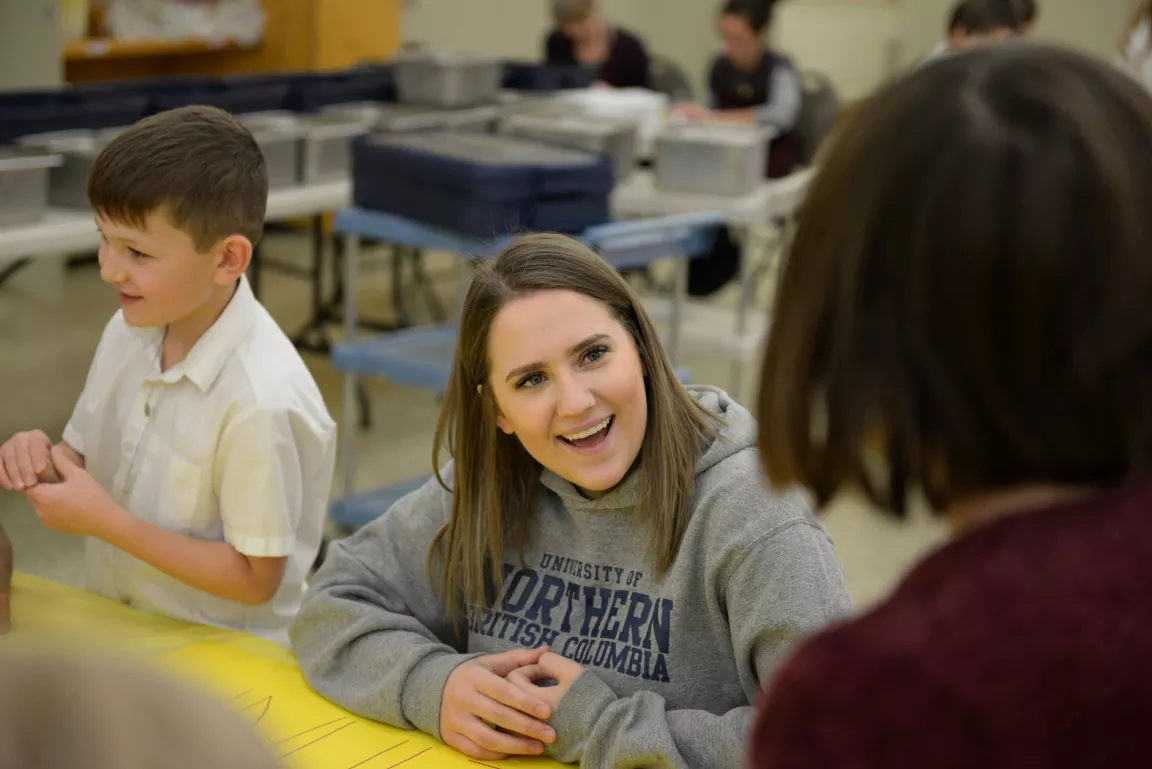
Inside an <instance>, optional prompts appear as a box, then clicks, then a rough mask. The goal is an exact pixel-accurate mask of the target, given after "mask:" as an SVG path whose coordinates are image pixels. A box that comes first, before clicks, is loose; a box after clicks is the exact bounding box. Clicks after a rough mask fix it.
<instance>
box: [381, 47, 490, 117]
mask: <svg viewBox="0 0 1152 769" xmlns="http://www.w3.org/2000/svg"><path fill="white" fill-rule="evenodd" d="M502 78H503V65H502V64H501V63H500V60H499V59H497V58H495V57H492V56H481V55H478V54H467V53H450V52H447V51H433V52H427V53H423V52H422V53H412V54H407V55H404V56H401V57H399V58H398V59H396V90H397V94H398V96H399V100H400V102H401V103H403V104H419V105H422V106H426V107H448V108H457V107H472V106H476V105H480V104H491V103H494V102H495V101H496V98H497V94H498V93H499V92H500V83H501V80H502Z"/></svg>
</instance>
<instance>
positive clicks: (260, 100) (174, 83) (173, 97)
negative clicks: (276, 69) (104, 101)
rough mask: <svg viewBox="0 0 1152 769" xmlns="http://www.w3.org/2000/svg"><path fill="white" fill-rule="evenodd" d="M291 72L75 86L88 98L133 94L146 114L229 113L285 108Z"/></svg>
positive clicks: (178, 77) (157, 79)
mask: <svg viewBox="0 0 1152 769" xmlns="http://www.w3.org/2000/svg"><path fill="white" fill-rule="evenodd" d="M291 74H292V73H284V74H280V73H275V74H272V75H267V76H248V75H245V76H237V77H231V78H211V77H205V76H203V75H178V76H173V77H155V78H141V79H132V80H110V81H105V82H100V83H91V84H85V85H82V86H78V87H77V88H76V89H75V90H76V92H77V93H82V94H84V95H85V96H86V97H88V98H94V97H99V98H106V97H107V95H108V94H133V95H137V96H142V97H145V98H146V99H147V114H154V113H156V112H164V111H166V110H170V109H175V108H177V107H187V106H189V105H193V104H203V105H206V106H210V107H219V108H220V109H223V110H227V111H229V112H232V113H236V114H241V113H245V112H265V111H272V110H282V109H287V108H288V102H289V97H290V95H291V93H292V84H291V82H292V81H291V79H290V76H291Z"/></svg>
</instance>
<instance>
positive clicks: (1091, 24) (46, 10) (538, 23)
mask: <svg viewBox="0 0 1152 769" xmlns="http://www.w3.org/2000/svg"><path fill="white" fill-rule="evenodd" d="M951 4H952V1H951V0H786V1H785V2H781V3H780V6H779V9H778V14H777V19H776V21H775V23H774V26H773V30H772V35H771V39H772V43H773V46H774V47H775V48H776V49H777V50H780V51H782V52H785V53H787V54H788V55H790V56H792V57H793V58H794V60H795V61H796V63H797V65H798V66H799V68H800V69H802V70H804V71H806V72H815V73H821V74H823V75H824V76H825V77H827V78H828V80H829V81H830V82H831V84H832V86H833V87H834V89H835V91H836V93H837V94H838V96H839V98H840V101H841V103H842V104H844V105H849V104H851V102H852V101H853V100H855V99H858V98H860V97H862V96H864V95H866V94H867V93H869V92H870V91H871V90H873V89H874V88H875V87H876V86H878V85H879V84H880V83H882V82H884V81H885V80H886V79H887V78H890V77H892V76H895V75H897V74H899V73H901V72H903V71H906V70H907V69H908V68H910V67H912V66H914V65H915V64H916V63H917V62H919V61H920V60H921V59H922V58H923V57H924V56H925V55H926V54H927V53H928V52H929V51H931V50H932V49H933V48H934V47H935V46H936V45H937V44H938V43H939V42H940V40H941V39H942V37H943V35H944V27H945V23H946V15H947V12H948V8H949V7H950V6H951ZM100 5H101V4H100V3H92V4H89V3H85V2H71V1H69V0H21V2H15V0H9V1H8V2H4V3H2V4H0V91H10V90H18V89H27V88H45V87H51V86H56V85H60V84H62V83H85V82H92V81H100V80H105V79H113V78H128V77H155V76H161V75H176V74H185V75H186V74H208V75H214V76H219V75H229V74H234V73H240V72H253V71H265V70H300V69H339V68H344V67H350V66H353V65H356V64H357V63H360V62H364V61H379V60H386V59H388V58H390V57H392V56H394V55H395V54H396V53H397V52H399V51H401V50H404V49H429V48H431V49H444V50H454V51H473V52H477V53H482V54H489V55H493V56H497V57H499V58H501V59H507V60H532V59H537V58H539V55H540V51H541V46H542V42H543V39H544V37H545V35H546V34H547V31H548V29H549V28H550V26H551V20H550V3H548V2H546V0H263V3H262V6H263V11H264V23H263V27H262V29H261V31H260V34H259V37H258V39H256V40H235V39H230V38H211V39H201V38H189V37H186V36H181V35H180V34H179V31H178V30H177V31H176V33H175V34H173V35H172V36H171V37H169V38H168V39H163V40H149V41H145V42H138V41H119V40H115V39H110V38H108V37H106V35H105V33H106V30H102V29H100V27H99V25H100V23H101V22H100V15H101V14H100V10H101V9H100V7H99V6H100ZM1135 5H1136V3H1135V0H1093V1H1092V2H1083V1H1082V0H1043V2H1042V3H1041V6H1042V11H1041V15H1040V20H1039V24H1038V26H1037V28H1036V31H1035V37H1036V39H1039V40H1051V41H1058V42H1060V43H1063V44H1067V45H1071V46H1074V47H1076V48H1080V49H1083V50H1086V51H1088V52H1091V53H1093V54H1096V55H1099V56H1102V57H1105V58H1110V57H1111V56H1113V55H1114V53H1115V51H1116V48H1117V40H1118V38H1119V35H1120V34H1121V33H1122V31H1123V30H1124V29H1126V27H1127V24H1128V22H1129V20H1130V18H1131V16H1132V13H1133V11H1134V9H1135ZM717 9H718V3H717V1H716V0H603V14H604V16H605V17H607V18H608V19H610V20H611V21H612V22H614V23H618V24H620V25H621V26H623V27H625V28H627V29H630V30H632V31H634V32H635V33H637V34H638V35H640V36H642V37H643V39H644V40H645V41H646V43H647V45H648V48H649V51H650V52H651V53H652V54H654V55H655V56H658V57H660V58H661V59H662V60H666V61H668V62H671V63H672V64H673V65H674V66H675V68H676V69H677V70H679V71H680V72H682V73H683V75H684V77H685V78H687V80H688V83H689V84H690V86H691V88H692V90H693V92H694V93H695V95H696V96H697V97H698V98H701V97H702V95H703V92H704V79H705V75H706V69H707V64H708V62H709V61H710V60H711V58H712V57H713V56H714V55H715V53H716V52H717V50H718V49H719V45H720V44H719V40H718V38H717V36H716V34H715V32H714V26H715V25H714V22H715V16H716V13H717ZM306 225H307V222H306V221H305V222H300V221H291V220H290V221H288V222H285V223H278V224H277V225H276V226H273V227H270V228H269V231H268V234H267V236H266V239H265V242H264V244H263V251H262V254H263V256H264V258H266V259H267V261H268V264H266V265H265V266H264V268H263V269H262V271H261V276H260V290H259V296H260V299H261V300H262V301H263V303H264V304H265V305H266V306H267V307H268V309H269V310H270V311H271V313H272V314H273V316H274V317H275V318H276V319H277V321H278V322H279V323H280V324H281V325H282V326H283V327H284V328H285V329H286V330H288V331H289V333H290V334H291V335H295V334H296V333H297V332H298V330H300V329H302V328H304V327H305V326H307V325H308V324H309V322H310V321H311V320H313V319H314V314H315V309H316V306H315V303H314V296H313V290H314V289H313V285H312V282H311V281H310V280H302V279H301V277H302V276H303V277H306V278H307V277H310V276H311V269H312V266H311V265H312V261H311V260H312V258H313V252H312V247H313V246H312V234H311V233H309V232H308V230H307V226H306ZM2 240H3V233H2V232H0V241H2ZM30 250H35V249H30ZM331 252H332V244H331V243H329V244H328V245H327V249H326V253H327V254H328V255H329V256H330V255H331ZM28 256H32V254H29V255H28ZM362 257H363V258H362V260H361V261H362V264H361V275H360V279H359V281H358V298H359V307H360V311H361V313H362V314H363V315H365V316H368V317H373V318H390V319H394V318H396V317H398V316H404V317H405V318H406V319H407V320H408V321H410V322H411V323H413V324H417V325H419V324H422V323H428V322H430V321H432V320H433V319H434V316H435V315H436V314H437V308H436V304H437V301H436V300H439V304H440V305H441V307H440V308H439V309H440V310H443V308H445V307H446V308H451V307H452V306H453V303H454V301H455V297H456V296H457V292H458V290H459V288H460V285H459V281H460V277H461V275H462V272H461V271H460V270H459V269H458V261H459V260H458V259H457V258H456V257H454V256H452V255H448V254H443V253H438V252H435V251H431V252H429V253H427V254H426V255H425V259H424V262H423V272H424V274H423V277H424V278H425V279H426V280H425V281H424V282H422V283H420V284H419V285H415V284H413V285H408V286H406V287H405V288H404V290H403V291H394V290H393V289H394V285H393V280H392V278H393V272H392V270H391V269H389V259H391V258H392V254H391V253H390V252H389V250H388V249H387V248H385V247H384V246H379V245H366V246H365V248H364V253H363V254H362ZM18 262H19V263H18ZM273 262H275V264H276V265H277V266H278V267H279V268H276V267H274V265H273ZM285 265H287V266H288V267H289V269H284V266H285ZM293 267H294V268H295V269H291V268H293ZM0 276H3V283H2V284H0V362H2V363H0V434H3V435H11V434H13V433H15V432H17V431H19V430H22V429H28V428H31V427H40V428H43V429H45V430H46V431H47V432H49V434H53V435H59V433H60V431H61V429H62V428H63V426H64V424H65V422H66V421H67V419H68V416H69V413H70V410H71V408H72V406H73V404H74V402H75V399H76V396H77V395H78V394H79V392H80V390H81V388H82V386H83V383H84V378H85V374H86V371H87V368H88V365H89V363H90V361H91V356H92V351H93V350H94V349H95V347H96V343H97V341H98V340H99V338H100V334H101V330H102V329H103V327H104V324H105V322H106V321H107V319H108V317H109V316H111V315H112V314H113V313H114V312H115V310H116V308H117V299H116V296H115V294H114V293H113V292H111V291H109V290H108V288H107V287H106V286H105V285H103V284H102V283H101V281H100V278H99V274H98V269H97V267H96V265H95V263H94V259H93V258H92V257H91V254H85V253H83V252H81V253H70V254H59V253H53V254H49V255H44V256H43V258H33V259H28V257H21V259H15V258H12V257H3V256H0ZM324 277H325V282H326V283H331V273H330V272H327V271H326V272H325V273H324ZM666 278H667V274H666V272H664V273H662V272H661V270H659V269H657V270H654V276H653V277H652V279H651V281H649V282H648V283H643V282H642V283H640V284H638V285H639V287H640V288H642V289H644V290H646V291H648V292H649V293H650V294H652V295H653V301H654V302H658V301H659V298H658V297H656V296H655V294H658V293H659V288H660V287H661V285H666V283H667V280H666ZM328 288H330V286H326V287H325V290H327V289H328ZM425 289H427V290H425ZM771 293H772V281H771V279H770V275H769V279H767V280H762V281H760V282H759V283H758V285H757V286H756V296H755V297H754V302H755V305H754V310H753V311H752V315H753V316H754V319H755V321H756V322H759V323H761V324H762V321H763V318H764V316H765V315H766V312H767V306H768V304H769V303H770V301H771ZM426 294H431V295H432V296H431V297H429V296H427V295H426ZM737 294H738V287H737V285H736V283H735V282H733V283H732V284H730V285H729V286H728V287H727V288H726V289H725V290H723V291H721V292H720V293H718V294H716V295H714V296H712V297H710V298H709V299H708V300H707V301H706V302H703V303H701V304H706V305H708V306H709V307H711V308H719V309H731V308H732V307H733V306H734V305H735V304H736V302H737V299H738V297H737ZM398 299H399V300H402V305H403V306H402V307H398V306H397V300H398ZM709 307H700V308H696V310H695V311H698V313H699V314H697V315H695V316H693V315H690V316H689V323H690V324H692V325H694V326H695V327H696V328H694V330H696V331H699V330H701V329H700V328H699V327H700V326H705V327H706V326H708V325H709V324H722V323H730V322H731V319H730V315H731V313H728V314H727V315H725V314H724V313H719V312H716V313H712V312H710V311H709ZM693 319H694V320H693ZM334 320H335V321H336V322H334V323H332V324H331V325H330V326H329V327H328V329H327V333H330V334H331V335H332V336H333V338H339V335H340V327H339V322H338V319H334ZM703 330H704V331H712V332H713V333H720V334H723V333H724V331H723V329H717V328H712V329H708V328H704V329H703ZM305 346H306V347H316V345H305ZM755 349H756V353H755V354H754V355H753V356H751V358H750V360H758V358H759V347H758V346H757V347H756V348H755ZM707 353H708V350H706V349H702V346H697V348H695V349H693V348H692V347H691V346H690V345H688V346H686V347H685V350H684V352H683V354H682V356H681V362H682V363H683V365H685V366H686V367H687V368H688V369H690V371H691V377H692V381H694V382H697V383H702V384H715V385H718V386H721V387H725V388H728V389H729V390H731V391H733V392H734V393H736V394H737V397H738V398H742V399H743V400H744V402H745V403H748V402H749V400H750V397H751V393H752V392H754V385H755V380H756V376H757V371H756V370H755V369H756V368H757V367H756V365H754V364H752V365H746V366H743V367H742V368H738V367H734V366H733V365H732V360H731V359H730V358H729V357H726V356H723V355H709V354H707ZM305 360H306V361H307V363H308V365H309V366H310V368H311V370H312V372H313V374H314V376H315V378H316V380H317V381H318V383H319V385H320V387H321V389H322V391H323V393H324V396H325V399H326V401H327V403H328V406H329V409H330V410H331V412H332V414H333V415H334V416H336V415H339V414H340V413H341V402H342V397H343V396H342V392H341V376H340V373H339V372H338V371H336V370H335V369H334V368H333V365H332V362H331V358H330V356H329V355H328V354H327V353H325V352H323V351H321V350H313V351H307V352H306V353H305ZM361 385H362V390H361V393H362V397H363V398H364V403H363V404H362V406H364V407H366V409H362V410H363V411H367V413H368V414H369V415H370V418H371V419H370V421H371V424H370V425H369V426H362V425H355V424H353V425H350V424H347V423H344V424H341V425H340V427H341V429H342V430H346V431H347V430H354V431H355V438H354V441H355V447H356V453H357V463H356V469H355V478H354V482H355V485H356V487H357V488H360V489H364V488H370V487H374V486H380V485H387V484H393V483H398V482H402V481H404V480H405V479H409V478H412V477H413V476H418V475H420V474H426V473H427V472H429V469H430V462H431V452H432V436H433V428H434V425H435V420H436V415H437V413H438V410H439V405H440V404H439V400H438V397H437V395H436V394H435V393H434V392H429V391H428V390H427V389H421V388H418V387H413V386H410V385H406V384H402V383H398V382H395V381H392V380H390V379H389V378H388V377H381V376H368V377H364V378H362V380H361ZM336 478H337V480H336V484H337V485H338V486H339V485H340V484H341V483H342V480H341V479H342V472H341V471H340V470H339V469H338V471H337V474H336ZM0 519H2V520H3V522H4V525H5V527H6V528H7V530H8V532H9V534H10V536H11V538H12V540H13V544H14V549H15V553H16V568H17V570H18V571H22V572H26V573H28V574H31V575H36V576H40V577H44V578H48V579H51V580H55V581H59V582H63V583H66V584H74V585H79V584H80V580H81V573H82V565H81V564H82V556H81V553H82V542H81V540H79V539H78V538H74V537H70V536H68V535H63V534H58V533H55V532H52V531H50V530H48V529H47V528H45V527H44V526H43V525H41V524H40V523H39V521H38V520H37V519H36V517H35V516H34V514H33V512H32V510H31V508H30V507H29V506H28V504H27V503H26V502H25V500H24V499H23V497H22V496H20V495H18V494H3V495H0ZM826 520H827V525H828V527H829V529H830V531H831V533H832V535H833V537H834V539H835V541H836V545H837V549H838V553H839V555H840V558H841V559H842V561H843V564H844V567H845V571H846V573H847V576H848V579H849V583H850V585H851V588H852V590H853V592H854V594H855V597H856V599H857V600H858V602H859V603H860V605H861V606H867V605H868V604H870V603H871V602H873V601H874V600H876V599H877V598H879V597H880V596H882V595H884V594H885V592H886V591H887V590H888V589H889V587H890V586H891V584H892V583H893V581H894V580H895V579H896V578H897V577H898V575H900V574H901V573H902V572H903V571H904V570H905V568H906V566H907V565H908V564H909V563H911V562H912V561H913V560H915V559H916V558H917V557H918V556H920V555H921V554H922V553H923V552H924V551H925V550H926V549H928V548H930V547H932V546H933V545H934V543H936V542H938V541H939V540H940V539H941V537H942V535H943V532H942V531H941V528H940V524H939V523H938V522H935V521H933V520H930V519H929V518H928V517H927V516H926V515H920V516H917V517H916V519H915V520H914V521H913V522H912V523H911V524H910V525H904V526H897V525H896V524H894V523H891V522H888V521H886V520H885V519H882V518H880V517H879V516H877V515H875V514H873V513H872V512H870V511H869V510H868V509H867V507H866V506H865V505H864V504H863V503H862V502H861V501H860V500H856V499H843V500H839V501H838V502H836V503H835V504H833V505H832V509H830V510H829V511H827V514H826Z"/></svg>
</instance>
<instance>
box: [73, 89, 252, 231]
mask: <svg viewBox="0 0 1152 769" xmlns="http://www.w3.org/2000/svg"><path fill="white" fill-rule="evenodd" d="M88 200H89V202H90V203H91V204H92V208H93V210H95V211H96V213H97V214H99V215H101V216H106V217H108V218H109V219H113V220H116V221H123V222H126V223H128V224H131V225H133V226H140V225H141V224H142V223H143V221H144V219H145V217H147V216H148V215H149V214H151V213H152V212H153V211H159V210H162V211H164V212H165V213H166V214H167V216H168V218H169V221H170V222H171V223H172V226H174V227H176V228H178V229H180V230H183V231H184V232H186V233H188V235H189V236H191V238H192V240H193V242H194V243H195V244H196V250H197V251H201V252H204V251H207V250H209V249H210V248H212V246H214V245H215V244H216V243H218V242H220V240H222V239H223V238H226V237H228V236H229V235H243V236H244V237H246V238H248V240H250V241H252V244H253V245H255V244H256V243H258V242H259V240H260V236H261V235H262V234H263V232H264V212H265V208H266V207H267V205H268V169H267V167H266V165H265V163H264V154H263V153H262V152H261V151H260V147H259V146H258V145H257V144H256V140H255V139H254V138H252V134H251V133H250V132H249V131H248V129H247V128H245V127H244V126H243V125H241V124H240V122H239V121H237V120H236V118H234V117H232V116H231V115H229V114H228V113H227V112H224V111H223V110H219V109H216V108H215V107H182V108H180V109H174V110H170V111H168V112H161V113H160V114H158V115H153V116H152V117H148V118H145V119H143V120H141V121H140V122H139V123H137V124H136V125H134V126H132V127H131V128H129V129H127V130H126V131H124V133H122V134H120V135H119V136H117V137H116V138H115V139H113V140H112V141H111V142H110V143H109V144H108V146H107V147H105V148H104V151H103V152H101V153H100V155H99V157H97V158H96V162H95V163H94V164H93V166H92V173H91V175H90V176H89V177H88Z"/></svg>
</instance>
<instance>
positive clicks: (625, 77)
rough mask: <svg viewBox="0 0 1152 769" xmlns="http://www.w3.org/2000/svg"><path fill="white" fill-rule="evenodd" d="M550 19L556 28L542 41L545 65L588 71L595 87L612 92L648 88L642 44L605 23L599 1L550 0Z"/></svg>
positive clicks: (645, 52) (645, 53)
mask: <svg viewBox="0 0 1152 769" xmlns="http://www.w3.org/2000/svg"><path fill="white" fill-rule="evenodd" d="M552 18H553V19H554V20H555V23H556V27H555V29H553V30H552V31H551V32H549V33H548V37H547V39H546V40H545V41H544V59H545V61H546V62H547V63H548V64H552V65H557V66H565V67H570V66H581V67H587V68H589V69H592V70H594V71H595V72H596V82H597V84H598V85H602V86H608V87H611V88H648V87H650V86H651V82H652V81H651V73H650V71H649V70H650V68H649V60H648V51H647V50H646V49H645V47H644V42H643V41H642V40H641V39H640V38H639V37H638V36H637V35H635V34H634V33H632V32H629V31H628V30H626V29H624V28H622V27H619V26H616V25H614V24H611V23H609V22H608V21H607V20H606V19H604V18H603V17H602V16H601V15H600V2H599V0H552Z"/></svg>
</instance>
